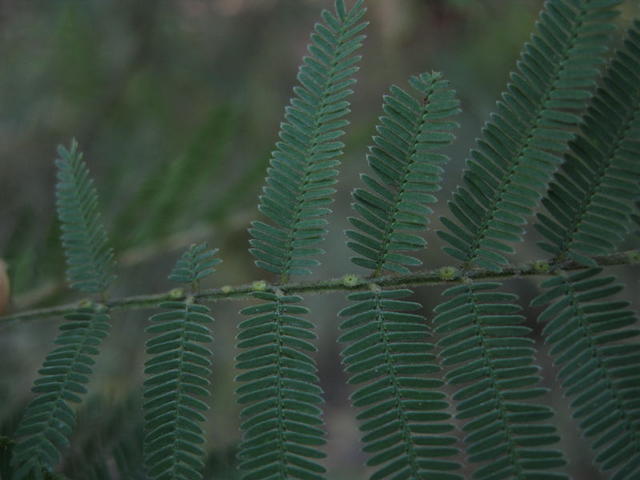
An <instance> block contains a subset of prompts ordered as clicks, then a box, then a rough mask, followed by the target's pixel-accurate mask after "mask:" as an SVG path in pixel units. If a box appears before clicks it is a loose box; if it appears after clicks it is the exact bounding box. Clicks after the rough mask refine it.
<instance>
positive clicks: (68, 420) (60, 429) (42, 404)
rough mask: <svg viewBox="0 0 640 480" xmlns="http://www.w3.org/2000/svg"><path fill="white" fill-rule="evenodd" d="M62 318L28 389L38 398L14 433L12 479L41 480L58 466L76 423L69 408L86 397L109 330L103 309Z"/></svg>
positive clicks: (87, 308) (89, 309)
mask: <svg viewBox="0 0 640 480" xmlns="http://www.w3.org/2000/svg"><path fill="white" fill-rule="evenodd" d="M65 318H66V322H64V323H63V324H62V325H61V327H60V335H59V336H58V338H57V339H56V341H55V343H56V345H59V347H57V348H56V349H55V350H53V352H51V353H50V354H49V355H47V358H46V360H45V362H44V364H43V366H42V368H41V369H40V370H39V371H38V379H37V380H36V381H35V383H34V386H33V388H32V391H33V392H34V393H36V394H37V396H36V397H35V398H34V399H33V400H32V401H31V403H30V404H29V406H28V407H27V409H26V411H25V414H24V417H23V419H22V421H21V423H20V426H19V427H18V430H17V432H16V435H17V437H18V439H19V440H18V443H17V444H16V446H15V449H14V453H13V458H12V463H13V465H14V467H15V472H14V479H13V480H21V479H31V478H33V479H36V480H40V479H43V478H45V477H44V475H45V473H46V472H51V471H52V469H53V468H54V467H55V466H56V465H57V464H58V463H59V461H60V452H61V451H62V449H64V448H66V447H67V446H68V445H69V437H70V435H71V432H72V431H73V428H74V426H75V422H76V421H75V418H76V415H75V412H74V410H73V408H72V406H71V405H70V404H71V403H79V402H80V401H81V397H82V395H83V394H84V393H86V385H87V383H89V376H90V375H91V373H92V367H93V364H94V360H93V358H92V357H94V356H96V355H97V354H98V353H99V348H100V345H101V344H102V340H103V339H104V338H105V337H106V336H107V334H108V332H109V328H110V326H109V314H108V313H107V311H106V309H105V308H104V307H103V306H101V305H97V306H95V307H91V306H90V307H85V308H79V309H78V310H77V311H76V312H74V313H71V314H68V315H66V316H65Z"/></svg>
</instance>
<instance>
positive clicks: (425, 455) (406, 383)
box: [340, 289, 462, 480]
mask: <svg viewBox="0 0 640 480" xmlns="http://www.w3.org/2000/svg"><path fill="white" fill-rule="evenodd" d="M412 294H413V292H412V291H411V290H386V291H385V290H381V289H374V290H373V291H370V292H362V293H353V294H351V295H349V299H350V300H352V301H353V302H354V303H353V304H352V305H350V306H349V307H347V308H345V309H344V310H342V311H341V312H340V316H342V317H347V318H346V319H345V320H344V321H343V322H342V325H341V328H342V329H343V330H346V333H344V334H343V335H342V336H341V338H340V341H342V342H352V343H351V345H349V346H348V347H346V348H345V349H344V351H343V352H342V355H343V363H344V365H345V371H346V372H347V373H348V374H349V377H350V378H349V383H351V384H361V383H366V385H365V386H363V387H360V388H359V389H358V390H357V391H356V392H355V393H353V395H352V396H351V401H352V403H353V405H354V406H355V407H361V408H362V411H361V412H360V414H359V415H358V419H359V420H362V421H363V422H362V424H361V426H360V430H361V431H362V432H363V438H362V441H363V443H364V451H365V452H368V453H370V454H371V455H372V456H371V458H370V459H369V460H368V462H367V465H370V466H376V467H378V469H377V471H376V472H375V473H374V474H373V475H372V476H371V479H372V480H381V479H384V478H393V479H396V480H401V479H407V480H409V479H411V480H413V479H422V478H425V479H426V478H437V479H440V480H456V479H460V478H462V477H461V476H460V475H458V474H456V473H455V472H454V471H455V470H457V469H458V468H460V465H459V464H458V463H457V462H454V461H451V460H450V459H448V458H447V457H451V456H453V455H456V454H457V453H458V449H457V448H456V447H455V445H454V444H455V443H456V438H455V437H454V436H452V435H449V433H450V432H451V431H452V430H453V426H452V425H451V423H449V422H447V420H449V419H450V417H451V415H450V414H449V413H448V412H447V411H446V410H447V409H448V407H449V402H448V401H447V396H446V394H445V393H443V392H442V391H441V387H442V385H443V382H442V381H441V380H438V379H434V378H430V375H432V374H433V373H435V372H438V371H439V370H440V369H439V367H438V365H437V363H436V356H435V355H434V353H433V352H432V350H433V348H434V347H433V345H432V344H430V343H428V342H427V341H426V340H427V338H428V337H429V329H428V327H427V325H426V321H425V319H424V317H422V316H421V315H417V314H415V313H412V312H415V311H416V310H419V309H421V308H422V306H421V305H420V304H419V303H415V302H410V301H407V300H405V299H406V297H408V296H410V295H412Z"/></svg>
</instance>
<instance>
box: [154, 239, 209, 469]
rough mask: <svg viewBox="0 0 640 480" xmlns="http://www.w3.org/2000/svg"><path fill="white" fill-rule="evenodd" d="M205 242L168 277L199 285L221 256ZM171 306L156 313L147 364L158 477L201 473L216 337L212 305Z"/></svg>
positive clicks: (191, 250)
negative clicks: (203, 428)
mask: <svg viewBox="0 0 640 480" xmlns="http://www.w3.org/2000/svg"><path fill="white" fill-rule="evenodd" d="M215 253H216V250H208V249H207V246H206V244H200V245H194V246H192V247H191V248H189V250H188V251H187V252H185V253H184V255H183V256H182V257H181V258H180V259H179V260H178V261H177V263H176V266H175V267H174V269H173V271H172V272H171V275H170V276H169V278H170V279H171V280H173V281H175V282H179V283H185V284H190V285H193V286H195V287H196V288H197V283H198V281H199V280H200V279H202V278H204V277H206V276H207V275H210V274H211V273H212V272H213V268H214V267H215V265H217V264H218V263H220V260H219V259H217V258H215ZM161 307H163V308H166V309H168V311H165V312H162V313H158V314H155V315H153V316H152V317H151V319H150V321H151V323H152V325H151V326H149V327H148V328H147V332H149V333H151V334H152V335H153V336H152V338H151V339H149V341H148V342H147V354H148V355H149V356H150V359H149V360H148V361H147V362H146V364H145V373H146V375H147V376H148V378H147V380H146V381H145V382H144V385H145V391H144V400H145V401H144V405H143V407H144V412H145V439H144V450H145V463H146V464H147V467H148V474H149V476H150V477H151V478H153V479H156V480H181V479H183V480H195V479H199V478H202V470H203V467H204V457H205V454H204V451H203V450H202V448H201V445H202V444H203V443H204V441H205V439H204V435H203V433H202V428H201V426H200V423H201V422H203V421H204V420H205V417H204V416H203V414H202V412H205V411H206V410H208V408H209V406H208V405H207V403H206V402H205V401H203V399H205V400H207V399H209V398H210V396H211V393H210V391H209V390H210V388H209V385H210V382H209V377H210V376H211V368H210V366H211V351H210V350H209V349H208V348H207V347H206V346H205V345H208V344H210V343H211V342H212V341H213V338H212V336H211V333H210V331H209V325H210V324H211V323H213V319H212V318H211V316H210V315H209V311H210V310H209V308H208V307H207V306H205V305H199V304H197V303H195V300H194V297H192V296H190V297H188V298H187V299H186V300H184V301H170V302H165V303H163V304H161Z"/></svg>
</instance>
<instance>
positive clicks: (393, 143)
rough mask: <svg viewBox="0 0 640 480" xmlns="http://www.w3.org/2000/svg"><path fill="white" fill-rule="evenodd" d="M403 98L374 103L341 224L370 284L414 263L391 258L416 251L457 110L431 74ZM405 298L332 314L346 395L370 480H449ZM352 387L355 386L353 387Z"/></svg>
mask: <svg viewBox="0 0 640 480" xmlns="http://www.w3.org/2000/svg"><path fill="white" fill-rule="evenodd" d="M409 82H410V84H411V87H412V92H411V93H409V92H406V91H404V90H402V89H401V88H399V87H397V86H393V87H391V91H390V93H389V94H388V95H385V97H384V103H383V110H384V115H383V116H382V117H381V118H380V124H379V125H378V127H377V133H378V134H377V135H376V136H375V137H374V138H373V140H374V146H373V147H371V148H370V150H369V156H368V162H369V167H370V168H371V170H372V171H373V173H374V175H375V178H374V177H373V176H369V175H367V174H363V175H362V180H363V182H364V183H365V185H366V187H367V188H366V189H356V190H355V191H354V193H353V197H354V199H355V203H354V209H355V210H356V211H357V212H358V213H359V214H360V216H359V217H352V218H350V219H349V221H350V222H351V224H352V225H353V226H354V227H355V228H356V230H349V231H348V232H347V236H348V238H349V240H350V241H349V242H348V244H347V245H348V246H349V247H350V248H351V250H353V252H354V253H355V254H356V255H357V256H355V257H353V258H352V259H351V260H352V262H353V263H355V264H356V265H358V266H361V267H364V268H367V269H370V270H372V271H373V272H372V281H373V282H375V277H377V276H379V275H380V274H382V273H385V272H387V271H390V272H398V273H407V272H409V271H410V270H409V267H411V266H417V265H420V264H421V262H420V261H419V260H418V259H417V258H415V257H413V256H410V255H407V254H405V253H401V252H407V251H409V252H410V251H415V250H420V249H422V248H424V247H425V246H426V242H425V241H424V239H423V238H422V237H421V236H420V235H419V233H420V231H421V230H425V229H426V227H427V225H428V223H429V220H428V216H429V215H430V214H431V213H432V211H431V209H430V208H429V207H428V205H429V204H431V203H434V202H435V201H436V198H435V196H434V195H433V194H434V192H437V191H438V190H439V189H440V183H441V180H442V172H443V170H442V166H443V165H444V164H445V163H446V162H447V161H448V158H447V157H446V156H445V155H443V154H442V153H440V152H439V150H441V149H442V148H443V147H445V146H447V145H448V144H449V143H450V142H451V141H452V140H453V133H452V131H453V129H454V128H455V127H456V126H457V124H456V123H455V122H454V121H452V117H453V116H454V115H455V114H457V113H458V111H459V108H458V107H459V101H458V99H457V98H456V96H455V92H454V91H453V89H451V88H450V87H449V84H448V82H447V81H446V80H444V79H443V78H442V76H441V74H439V73H432V74H422V75H419V76H416V77H412V78H411V79H410V81H409ZM412 294H413V292H412V291H411V290H408V289H406V290H382V289H379V288H377V287H375V286H374V287H373V290H372V291H371V292H365V293H354V294H352V295H349V297H348V298H349V300H351V301H352V302H353V303H352V304H351V305H350V306H349V307H347V308H345V309H344V310H342V312H340V316H342V317H344V320H343V321H342V324H341V327H340V328H341V329H342V330H344V334H343V335H342V336H341V337H340V339H339V341H341V342H344V343H348V344H349V345H348V346H346V347H345V348H344V350H343V352H342V355H343V363H344V366H345V372H346V373H347V374H348V375H349V383H351V384H355V385H360V386H359V387H358V389H357V390H356V391H355V392H354V393H353V395H352V396H351V401H352V404H353V405H354V406H355V407H358V408H360V409H361V412H360V414H359V415H358V418H359V419H360V420H362V423H361V425H360V430H361V431H362V442H363V444H364V451H365V452H367V453H369V454H370V457H369V460H368V462H367V464H368V465H370V466H374V467H376V469H375V472H374V473H373V475H372V476H371V478H372V479H373V480H380V479H383V478H393V479H396V480H400V479H416V478H434V479H435V478H437V479H441V480H456V479H460V478H462V477H461V476H460V475H459V474H457V473H455V471H456V470H458V469H459V468H460V465H459V464H458V463H457V462H455V461H452V460H451V459H450V457H452V456H455V455H456V454H458V449H457V448H456V447H455V443H456V439H455V437H454V436H453V435H450V434H449V433H450V432H451V431H452V430H453V425H451V423H450V422H448V420H449V419H450V416H451V415H450V414H449V413H448V412H447V410H448V407H449V402H448V399H447V396H446V394H444V393H442V391H441V387H442V385H443V382H442V381H441V380H438V379H435V378H433V376H434V375H433V374H434V373H436V372H438V371H439V367H438V365H437V362H436V356H435V355H434V353H432V350H433V348H434V347H433V344H431V343H429V342H428V338H429V329H428V327H427V325H426V320H425V319H424V317H422V316H421V315H419V314H416V313H412V312H415V311H416V310H419V309H420V308H421V305H420V304H418V303H415V302H410V301H407V300H406V298H407V297H409V296H411V295H412ZM361 384H362V385H361Z"/></svg>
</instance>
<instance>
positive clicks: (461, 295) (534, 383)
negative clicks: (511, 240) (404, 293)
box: [433, 282, 568, 480]
mask: <svg viewBox="0 0 640 480" xmlns="http://www.w3.org/2000/svg"><path fill="white" fill-rule="evenodd" d="M498 287H500V284H499V283H488V282H485V283H480V282H478V283H471V282H470V283H468V284H464V285H460V286H456V287H452V288H450V289H448V290H447V291H445V292H444V295H445V296H447V297H451V298H450V300H448V301H446V302H444V303H442V304H440V305H439V306H438V307H436V309H435V312H436V313H437V315H436V317H435V318H434V319H433V324H434V331H435V333H437V334H440V335H442V338H441V339H440V340H439V341H438V346H439V347H440V349H441V357H442V361H443V366H444V367H448V368H449V369H448V371H447V374H446V378H447V381H448V383H449V384H450V385H454V386H455V387H456V389H457V390H456V393H455V394H454V395H453V399H454V400H455V402H456V407H457V411H458V415H457V418H458V419H460V420H462V421H463V422H464V426H463V427H462V429H463V431H464V432H465V434H466V436H465V438H464V443H465V448H466V452H467V456H468V457H467V458H468V460H469V461H470V462H472V463H482V466H480V467H479V468H477V469H476V470H475V472H474V473H473V478H474V479H478V480H489V479H491V480H494V479H512V478H535V479H541V480H542V479H545V480H556V479H557V480H559V479H565V478H568V477H567V476H566V475H564V474H562V473H557V472H555V471H554V470H556V469H558V468H559V467H562V466H564V465H565V463H566V461H565V459H564V458H563V455H562V452H560V451H558V450H556V449H553V448H550V446H551V445H552V444H554V443H557V442H558V441H559V440H560V437H559V436H558V434H557V431H556V428H555V426H554V425H553V423H552V422H553V421H552V417H553V410H552V409H551V408H550V407H548V406H546V405H543V404H540V403H539V402H538V400H537V399H538V397H540V396H541V395H544V394H545V393H546V389H545V388H541V387H539V386H538V385H539V383H540V376H539V370H540V367H538V366H537V365H536V364H535V362H534V355H535V349H534V342H533V340H531V339H530V338H527V337H526V336H527V335H528V334H529V333H530V332H531V329H530V328H529V327H526V326H524V325H523V324H524V322H525V317H523V316H522V315H520V311H521V307H520V306H519V305H517V304H515V303H514V302H515V301H516V300H517V296H516V295H513V294H510V293H502V292H498V291H496V288H498ZM547 421H549V423H541V422H547ZM549 470H552V471H549Z"/></svg>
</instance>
